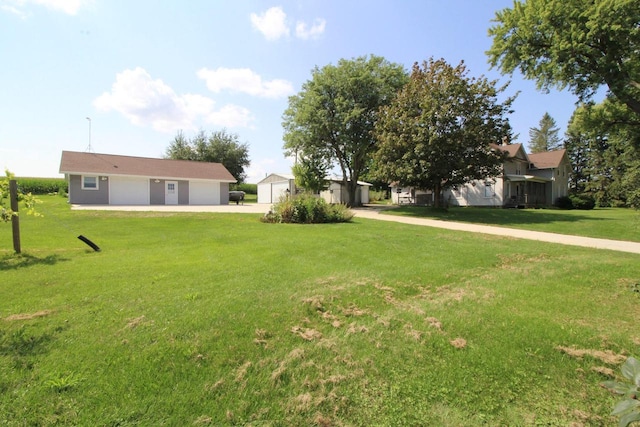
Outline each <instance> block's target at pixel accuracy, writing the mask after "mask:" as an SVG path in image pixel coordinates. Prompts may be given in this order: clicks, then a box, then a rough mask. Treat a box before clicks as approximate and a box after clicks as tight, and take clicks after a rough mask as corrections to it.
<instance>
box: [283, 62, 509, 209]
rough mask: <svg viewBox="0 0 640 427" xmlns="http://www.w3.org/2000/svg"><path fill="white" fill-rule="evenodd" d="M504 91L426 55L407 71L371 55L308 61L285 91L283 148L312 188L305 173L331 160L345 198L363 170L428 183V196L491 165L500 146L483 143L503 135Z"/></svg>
mask: <svg viewBox="0 0 640 427" xmlns="http://www.w3.org/2000/svg"><path fill="white" fill-rule="evenodd" d="M505 89H506V87H496V82H495V81H489V80H487V79H486V78H484V77H480V78H473V77H470V76H469V75H468V71H467V69H466V66H465V65H464V63H460V64H458V65H457V66H455V67H453V66H451V65H449V64H448V63H446V62H445V61H444V60H442V59H439V60H434V59H429V60H428V61H425V62H423V63H422V65H420V64H417V63H416V64H414V66H413V69H412V71H411V74H410V75H409V76H408V75H407V74H406V72H405V71H404V69H403V67H402V66H401V65H399V64H394V63H391V62H388V61H387V60H385V59H384V58H381V57H378V56H369V57H359V58H356V59H353V60H345V59H342V60H340V61H339V62H338V64H337V65H327V66H325V67H323V68H317V67H316V68H315V69H314V70H313V72H312V78H311V80H309V81H307V82H306V83H305V84H304V85H303V87H302V90H301V92H300V93H298V94H297V95H294V96H292V97H291V98H290V99H289V108H288V109H287V110H286V111H285V113H284V116H283V119H284V121H283V126H284V130H285V133H284V140H285V145H284V150H285V153H286V154H287V155H291V156H295V158H296V159H297V162H296V166H295V167H294V174H295V175H296V178H297V179H298V181H299V184H301V185H302V186H306V187H307V188H309V189H312V190H317V186H318V185H321V183H318V182H310V181H312V180H310V179H309V177H313V176H316V177H318V176H320V177H322V176H325V173H326V171H327V170H329V169H331V168H332V167H333V166H334V165H337V166H338V167H339V168H340V170H341V171H342V176H343V180H344V181H343V184H344V186H345V187H346V188H347V189H348V194H349V203H350V204H353V203H355V200H356V187H357V181H358V180H360V179H361V178H363V177H367V179H371V178H373V180H378V181H382V182H387V183H389V182H398V183H400V184H401V185H410V186H415V187H418V188H425V189H426V188H429V189H433V190H434V192H435V194H436V197H435V199H436V203H438V201H439V197H438V196H439V194H440V192H441V191H442V190H444V189H445V188H447V187H451V186H455V185H460V184H463V183H465V182H468V181H470V180H473V179H478V178H481V177H484V176H487V175H491V174H496V173H497V172H498V168H499V166H500V164H501V162H502V160H503V159H502V154H501V152H499V151H495V150H491V148H490V146H489V142H498V141H501V140H502V139H503V138H504V137H506V138H510V137H511V128H510V126H509V122H508V120H507V115H508V114H509V113H510V112H511V110H510V106H511V103H512V102H513V99H514V98H513V97H507V99H506V100H503V101H500V100H499V95H500V94H501V92H503V91H504V90H505ZM309 184H310V185H309Z"/></svg>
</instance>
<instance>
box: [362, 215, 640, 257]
mask: <svg viewBox="0 0 640 427" xmlns="http://www.w3.org/2000/svg"><path fill="white" fill-rule="evenodd" d="M354 211H355V212H356V216H357V217H360V218H370V219H377V220H382V221H393V222H401V223H404V224H412V225H420V226H426V227H437V228H445V229H447V230H456V231H468V232H472V233H483V234H492V235H495V236H506V237H513V238H517V239H528V240H538V241H540V242H547V243H559V244H562V245H572V246H582V247H586V248H596V249H609V250H612V251H620V252H630V253H635V254H640V243H637V242H626V241H620V240H609V239H596V238H593V237H582V236H570V235H567V234H556V233H546V232H542V231H530V230H518V229H515V228H505V227H495V226H491V225H481V224H470V223H464V222H452V221H441V220H437V219H427V218H414V217H404V216H398V215H385V214H383V213H380V209H367V208H365V209H354Z"/></svg>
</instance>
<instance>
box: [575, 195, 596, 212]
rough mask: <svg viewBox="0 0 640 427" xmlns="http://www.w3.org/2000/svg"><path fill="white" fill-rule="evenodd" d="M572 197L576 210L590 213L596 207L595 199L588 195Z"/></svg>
mask: <svg viewBox="0 0 640 427" xmlns="http://www.w3.org/2000/svg"><path fill="white" fill-rule="evenodd" d="M570 197H571V203H572V204H573V208H574V209H580V210H583V211H588V210H591V209H593V208H595V207H596V201H595V199H594V198H593V197H591V196H589V195H587V194H576V195H572V196H570Z"/></svg>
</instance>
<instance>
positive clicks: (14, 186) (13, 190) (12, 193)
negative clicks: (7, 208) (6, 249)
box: [9, 179, 21, 254]
mask: <svg viewBox="0 0 640 427" xmlns="http://www.w3.org/2000/svg"><path fill="white" fill-rule="evenodd" d="M9 199H11V210H12V211H13V212H14V214H13V215H11V226H12V228H13V250H15V251H16V253H17V254H19V253H20V252H21V251H20V218H19V217H18V215H17V214H18V183H17V182H16V180H15V179H12V180H10V181H9Z"/></svg>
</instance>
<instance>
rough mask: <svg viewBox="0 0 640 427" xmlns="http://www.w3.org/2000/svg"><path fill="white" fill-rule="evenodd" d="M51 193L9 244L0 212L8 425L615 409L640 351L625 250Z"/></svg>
mask: <svg viewBox="0 0 640 427" xmlns="http://www.w3.org/2000/svg"><path fill="white" fill-rule="evenodd" d="M42 199H43V200H44V203H43V204H42V205H41V211H42V212H43V213H44V214H45V217H44V218H32V217H23V218H21V228H22V246H23V251H24V254H23V255H22V256H15V255H13V253H12V249H11V248H12V246H11V227H10V225H9V224H4V225H2V226H1V227H0V271H1V277H2V281H1V282H0V287H1V288H0V289H1V295H2V298H1V299H0V425H7V426H24V425H105V426H107V425H108V426H116V425H117V426H128V425H145V426H147V425H149V426H156V425H171V426H174V425H175V426H183V425H216V426H218V425H253V426H289V425H319V426H341V425H381V426H388V425H438V426H460V425H465V426H480V425H509V426H511V425H525V426H534V425H557V426H566V425H593V426H600V425H613V424H615V419H614V418H612V417H610V415H609V413H610V412H611V409H612V408H613V406H614V405H615V403H616V401H617V398H616V397H615V396H612V395H611V394H610V393H609V392H608V391H607V390H605V389H603V388H601V387H600V386H599V384H600V382H602V381H603V380H606V379H609V378H611V376H612V375H616V373H617V372H618V371H619V366H620V364H621V363H622V361H623V360H624V356H626V355H635V356H639V355H640V331H639V329H638V326H637V325H638V318H640V296H639V295H638V289H639V288H640V262H639V261H640V258H639V257H638V256H637V255H633V254H625V253H614V252H609V251H601V250H593V249H586V248H574V247H567V246H562V245H552V244H542V243H539V242H531V241H523V240H517V239H511V238H500V237H493V236H487V235H474V234H470V233H463V232H452V231H446V230H441V229H432V228H427V227H414V226H410V225H404V224H396V223H388V222H384V221H374V220H366V219H359V218H357V217H356V218H355V219H354V220H353V222H351V223H346V224H334V225H306V226H300V225H284V224H264V223H261V222H260V221H259V217H260V215H258V214H256V215H252V214H206V213H194V214H185V213H180V214H177V213H175V214H172V213H144V212H127V213H124V212H91V211H77V212H76V211H74V212H71V211H70V210H69V208H68V207H67V206H66V204H65V202H64V199H62V198H59V197H43V198H42ZM79 234H83V235H85V236H86V237H88V238H90V239H91V240H93V241H94V242H95V243H96V244H98V245H99V246H100V247H101V248H102V251H101V252H94V251H92V250H91V249H90V248H89V247H88V246H86V245H84V244H83V243H82V242H81V241H79V240H78V239H76V236H77V235H79Z"/></svg>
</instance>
